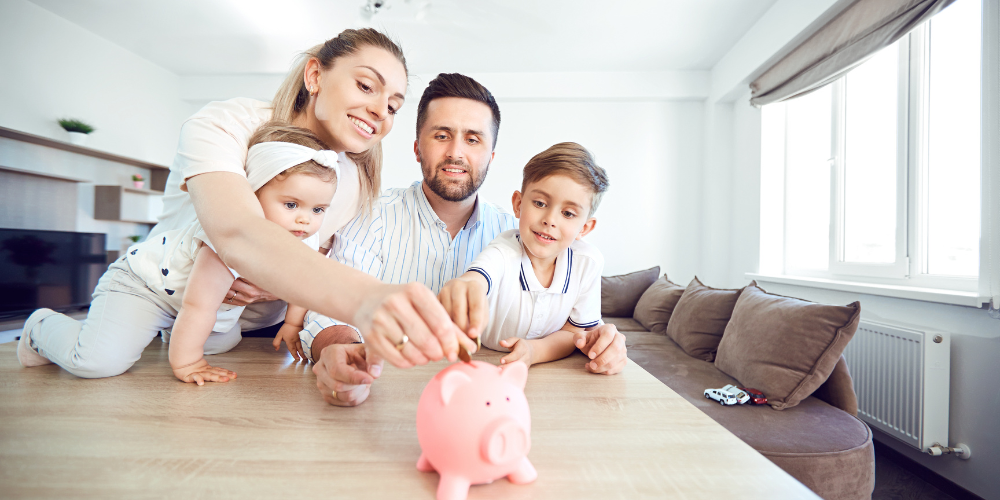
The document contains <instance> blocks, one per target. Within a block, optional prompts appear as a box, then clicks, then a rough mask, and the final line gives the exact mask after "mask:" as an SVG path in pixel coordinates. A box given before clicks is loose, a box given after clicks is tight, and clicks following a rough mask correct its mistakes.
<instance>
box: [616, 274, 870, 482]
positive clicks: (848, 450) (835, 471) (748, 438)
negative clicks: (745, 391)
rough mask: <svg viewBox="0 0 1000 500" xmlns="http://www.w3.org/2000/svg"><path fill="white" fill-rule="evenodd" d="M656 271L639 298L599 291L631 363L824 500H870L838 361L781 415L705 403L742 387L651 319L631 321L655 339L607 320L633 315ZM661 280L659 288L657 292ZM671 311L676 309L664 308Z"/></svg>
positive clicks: (624, 281)
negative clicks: (708, 393)
mask: <svg viewBox="0 0 1000 500" xmlns="http://www.w3.org/2000/svg"><path fill="white" fill-rule="evenodd" d="M654 269H655V270H648V271H646V276H645V277H643V278H642V279H639V280H638V283H639V285H638V290H636V288H637V287H636V286H635V284H636V282H637V281H636V279H637V278H636V277H635V276H633V275H625V276H620V277H611V278H605V280H604V283H603V284H602V287H603V288H604V290H602V292H603V293H604V297H603V300H602V309H604V310H605V311H606V312H605V317H604V321H605V322H607V323H611V324H614V325H616V326H617V327H618V330H619V331H621V332H622V333H624V335H625V338H626V345H627V347H628V357H629V359H631V360H633V361H634V362H635V363H636V364H638V365H639V366H641V367H643V368H644V369H645V370H646V371H648V372H649V373H651V374H652V375H653V376H655V377H656V378H657V379H659V380H660V381H661V382H663V383H664V384H666V385H667V386H668V387H670V388H671V389H673V390H674V391H675V392H677V393H678V394H680V395H681V396H683V397H684V398H685V399H687V400H688V401H690V402H691V403H692V404H693V405H695V406H696V407H698V409H700V410H701V411H703V412H705V413H706V414H707V415H708V416H709V417H711V418H712V419H714V420H715V421H716V422H718V423H720V424H721V425H722V426H723V427H725V428H726V429H728V430H729V431H730V432H732V433H733V434H735V435H736V436H737V437H739V438H740V439H742V440H743V441H744V442H746V443H747V444H749V445H750V446H752V447H753V448H754V449H755V450H757V451H758V452H760V453H761V454H762V455H764V456H765V457H767V458H768V459H769V460H771V461H772V462H774V463H775V464H776V465H778V466H779V467H781V468H782V469H784V470H785V471H786V472H788V473H789V474H791V475H792V476H793V477H795V478H796V479H798V480H799V481H801V482H802V483H803V484H805V485H806V486H808V487H809V488H810V489H812V490H813V491H814V492H815V493H816V494H818V495H819V496H821V497H822V498H825V499H827V500H835V499H837V500H839V499H845V500H846V499H870V498H871V494H872V491H873V489H874V486H875V456H874V447H873V444H872V432H871V429H869V428H868V426H867V425H866V424H865V423H864V422H862V421H861V420H859V419H858V418H857V416H856V414H857V398H856V396H855V393H854V389H853V386H852V381H851V376H850V373H849V372H848V370H847V363H846V362H845V361H844V358H843V356H840V357H839V360H838V361H836V362H835V366H834V367H833V369H832V372H830V375H829V377H827V378H826V380H825V382H822V385H820V386H819V388H818V389H816V390H815V391H813V392H812V393H811V395H808V397H805V398H804V399H802V400H801V402H798V403H797V404H795V405H793V406H790V407H785V408H783V409H781V410H780V411H779V410H776V409H772V408H771V407H769V406H766V405H765V406H752V405H737V406H722V405H720V404H719V403H717V402H715V401H713V400H709V399H706V398H705V397H704V394H703V391H704V390H705V389H707V388H719V387H722V386H724V385H726V384H735V385H738V386H741V387H745V386H744V385H743V384H741V383H740V382H739V381H738V380H736V379H735V378H733V377H730V376H729V375H727V374H726V373H724V372H723V371H721V370H720V369H719V368H717V367H716V363H713V362H710V361H706V360H704V359H697V358H695V357H692V356H691V355H689V354H687V353H686V352H685V350H684V349H683V348H682V347H681V346H680V345H678V343H676V342H675V341H674V340H672V339H671V338H670V337H669V336H668V335H667V334H666V332H665V331H664V330H665V328H664V327H665V325H660V324H655V322H653V324H651V322H650V320H649V317H650V316H649V314H648V311H641V310H640V311H636V312H635V313H634V314H635V316H640V317H642V318H643V319H644V321H645V322H646V324H647V325H651V326H653V327H654V329H655V330H656V332H651V331H649V330H648V329H647V328H646V327H645V326H643V325H642V324H641V323H640V322H639V321H637V320H636V319H635V318H634V317H627V316H619V317H615V316H609V315H608V313H613V314H614V313H617V314H622V312H623V311H625V312H626V314H627V311H628V310H629V305H631V307H632V308H633V309H634V308H635V304H636V301H638V299H639V296H641V295H642V292H643V290H644V288H645V287H648V286H649V274H650V272H652V276H653V278H654V279H655V276H656V275H657V274H659V268H654ZM633 274H636V273H633ZM630 277H631V278H630ZM665 278H666V277H665V276H664V278H661V279H660V280H658V281H657V283H658V284H661V282H663V281H665ZM630 280H631V283H630ZM668 283H669V281H668ZM698 284H699V285H700V282H699V283H698ZM630 285H631V286H630ZM630 288H631V289H630ZM689 289H690V288H689ZM793 300H794V299H793ZM649 302H650V301H649V300H645V299H644V300H643V303H644V304H641V306H642V307H645V308H649V307H650V304H649ZM609 303H610V304H609ZM606 305H610V307H605V306H606ZM674 305H676V303H675V304H674ZM656 306H658V305H654V307H656ZM672 308H673V305H668V306H667V309H672ZM644 313H645V314H644ZM668 316H669V314H668ZM855 326H856V323H855ZM726 334H729V331H727V332H726ZM851 334H853V330H851ZM844 343H846V341H844ZM836 355H837V356H839V352H837V353H836ZM833 359H836V358H833ZM765 395H768V394H767V391H765ZM779 406H780V405H779Z"/></svg>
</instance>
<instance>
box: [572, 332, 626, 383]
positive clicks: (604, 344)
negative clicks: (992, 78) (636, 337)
mask: <svg viewBox="0 0 1000 500" xmlns="http://www.w3.org/2000/svg"><path fill="white" fill-rule="evenodd" d="M575 337H576V338H575V339H574V345H576V347H577V348H578V349H580V351H581V352H583V354H584V356H587V357H588V358H590V359H591V361H589V362H588V363H587V364H586V365H585V366H586V368H587V371H589V372H591V373H603V374H605V375H614V374H616V373H618V372H620V371H622V370H624V369H625V365H626V361H627V360H628V352H627V349H626V348H625V336H624V335H622V334H621V333H619V332H618V328H617V327H615V325H611V324H606V325H601V326H599V327H597V328H594V329H592V330H587V331H586V332H583V333H577V334H576V336H575Z"/></svg>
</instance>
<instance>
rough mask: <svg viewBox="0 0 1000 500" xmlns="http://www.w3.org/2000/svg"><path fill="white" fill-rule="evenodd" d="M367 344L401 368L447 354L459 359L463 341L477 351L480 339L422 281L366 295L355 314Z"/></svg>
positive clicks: (450, 357) (355, 319)
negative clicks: (472, 336)
mask: <svg viewBox="0 0 1000 500" xmlns="http://www.w3.org/2000/svg"><path fill="white" fill-rule="evenodd" d="M354 325H355V326H357V327H358V329H360V330H361V332H362V335H363V336H364V338H365V345H366V346H368V347H369V348H370V349H372V350H373V351H374V353H375V354H377V355H378V356H379V357H381V358H383V359H385V360H386V361H388V362H390V363H392V364H393V365H394V366H397V367H399V368H409V367H411V366H413V365H423V364H426V363H427V362H428V361H438V360H440V359H441V358H447V359H448V361H455V359H457V357H458V346H459V343H461V344H463V345H465V348H466V350H468V352H475V350H476V343H475V342H473V341H471V340H469V337H467V336H466V335H465V333H464V332H462V330H461V329H459V328H458V327H457V326H455V323H453V322H452V320H451V318H450V317H449V316H448V313H447V312H446V311H445V309H444V307H442V306H441V303H440V302H438V299H437V297H436V296H434V292H431V290H430V289H429V288H427V287H426V286H425V285H423V284H421V283H407V284H405V285H384V284H383V285H380V286H379V287H378V288H377V289H375V290H374V291H373V293H370V294H369V295H368V296H366V297H365V298H364V300H363V302H362V304H361V307H359V308H358V311H357V314H355V316H354Z"/></svg>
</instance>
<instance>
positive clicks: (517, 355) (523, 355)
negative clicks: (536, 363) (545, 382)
mask: <svg viewBox="0 0 1000 500" xmlns="http://www.w3.org/2000/svg"><path fill="white" fill-rule="evenodd" d="M500 345H502V346H504V347H506V348H507V349H510V354H508V355H506V356H504V357H502V358H500V364H501V365H509V364H511V363H513V362H515V361H520V362H522V363H524V364H525V365H527V366H529V367H530V366H531V358H532V356H533V355H534V349H532V347H531V342H529V341H528V340H525V339H521V338H517V337H511V338H509V339H504V340H501V341H500Z"/></svg>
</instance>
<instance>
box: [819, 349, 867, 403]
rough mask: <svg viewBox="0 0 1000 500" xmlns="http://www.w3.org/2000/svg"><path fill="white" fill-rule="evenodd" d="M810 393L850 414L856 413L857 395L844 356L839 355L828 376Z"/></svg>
mask: <svg viewBox="0 0 1000 500" xmlns="http://www.w3.org/2000/svg"><path fill="white" fill-rule="evenodd" d="M812 395H813V396H816V397H817V398H819V399H821V400H823V401H825V402H827V403H829V404H830V405H832V406H836V407H837V408H840V409H841V410H844V411H846V412H847V413H850V414H851V415H854V416H857V415H858V396H857V394H855V393H854V379H852V378H851V372H850V371H848V370H847V360H846V359H844V356H840V359H839V360H838V361H837V365H836V366H834V368H833V372H832V373H830V377H829V378H827V379H826V382H823V385H821V386H819V389H816V392H814V393H813V394H812Z"/></svg>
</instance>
